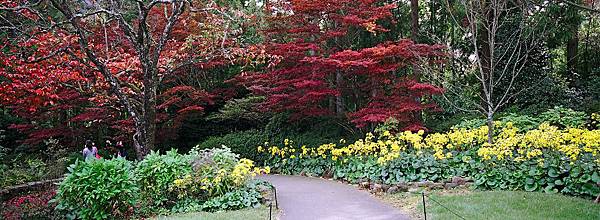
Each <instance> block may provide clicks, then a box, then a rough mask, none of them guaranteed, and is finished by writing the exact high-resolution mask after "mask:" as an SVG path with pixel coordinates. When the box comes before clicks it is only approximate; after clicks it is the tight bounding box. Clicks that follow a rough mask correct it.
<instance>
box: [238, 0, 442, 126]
mask: <svg viewBox="0 0 600 220" xmlns="http://www.w3.org/2000/svg"><path fill="white" fill-rule="evenodd" d="M269 3H270V5H268V6H267V10H269V11H268V14H269V15H270V17H269V18H268V20H269V26H268V28H267V29H266V30H265V31H264V37H265V39H266V42H265V43H264V47H265V48H266V53H267V54H269V57H270V58H271V59H270V60H271V65H270V66H269V67H268V68H266V69H265V70H264V71H257V72H249V73H246V74H244V75H242V76H241V77H240V78H239V80H240V82H241V83H242V84H243V85H245V86H247V88H248V89H250V90H251V91H252V92H254V93H255V94H258V95H264V96H266V98H267V99H266V101H265V102H264V103H263V105H262V107H263V108H264V109H265V110H273V111H288V112H292V113H293V116H294V117H304V116H317V115H332V114H336V113H337V114H346V115H347V116H348V117H349V119H350V120H351V121H352V122H353V123H355V124H356V125H357V126H359V127H362V126H365V125H367V124H370V123H379V122H383V121H385V120H387V119H389V118H391V117H393V118H395V119H397V120H398V121H400V122H403V125H404V126H405V128H404V129H410V130H418V129H423V125H422V123H421V122H420V121H419V117H416V116H417V115H418V114H420V112H421V111H424V110H428V109H434V108H435V105H434V104H433V103H427V102H424V101H421V100H425V99H421V98H422V97H427V96H430V95H433V94H437V93H440V92H442V90H441V89H440V88H437V87H435V86H432V85H429V84H425V83H420V82H418V81H417V79H416V78H415V77H413V76H412V75H411V74H410V73H409V71H406V70H407V69H409V68H410V67H412V65H413V64H414V65H431V64H435V63H438V62H440V61H441V60H442V58H443V57H444V53H443V47H442V46H439V45H424V44H415V43H413V42H412V41H410V40H396V41H389V42H380V43H376V44H369V43H366V42H358V40H359V39H360V38H359V37H358V36H360V35H363V36H364V35H365V34H371V35H376V34H377V33H381V32H386V31H387V29H386V28H385V27H384V26H382V25H380V23H381V21H383V20H389V19H391V16H392V13H391V12H390V10H391V9H393V8H395V5H394V4H387V3H385V1H377V0H359V1H354V0H318V1H317V0H291V1H269Z"/></svg>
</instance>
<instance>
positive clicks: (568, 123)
mask: <svg viewBox="0 0 600 220" xmlns="http://www.w3.org/2000/svg"><path fill="white" fill-rule="evenodd" d="M539 118H540V121H542V122H548V123H550V124H551V125H554V126H558V127H561V128H566V127H570V128H581V127H583V126H584V125H585V122H586V120H587V115H586V114H585V112H579V111H574V110H573V109H570V108H564V107H562V106H557V107H554V108H552V109H549V110H548V111H546V112H543V113H542V114H540V116H539Z"/></svg>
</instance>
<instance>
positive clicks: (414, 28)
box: [410, 0, 421, 80]
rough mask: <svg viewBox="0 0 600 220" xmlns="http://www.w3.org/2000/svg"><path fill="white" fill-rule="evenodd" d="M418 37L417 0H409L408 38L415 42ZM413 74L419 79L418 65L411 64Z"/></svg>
mask: <svg viewBox="0 0 600 220" xmlns="http://www.w3.org/2000/svg"><path fill="white" fill-rule="evenodd" d="M418 38H419V0H410V39H411V40H412V41H414V42H415V43H416V42H417V39H418ZM413 74H414V75H415V78H416V79H417V80H419V79H420V78H421V77H420V74H421V70H420V68H419V65H417V64H413Z"/></svg>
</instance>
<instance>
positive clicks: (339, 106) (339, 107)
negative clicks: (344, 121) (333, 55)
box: [335, 70, 345, 115]
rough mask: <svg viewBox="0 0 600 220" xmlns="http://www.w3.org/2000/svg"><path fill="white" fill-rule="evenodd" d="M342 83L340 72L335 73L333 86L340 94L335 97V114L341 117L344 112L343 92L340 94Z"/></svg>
mask: <svg viewBox="0 0 600 220" xmlns="http://www.w3.org/2000/svg"><path fill="white" fill-rule="evenodd" d="M343 81H344V78H343V76H342V72H341V71H339V70H338V71H336V72H335V86H336V87H337V89H338V91H339V92H340V94H339V95H338V96H336V97H335V112H336V113H337V114H338V115H343V114H344V112H345V110H344V97H342V95H343V92H342V89H343V88H342V87H343V86H342V85H343Z"/></svg>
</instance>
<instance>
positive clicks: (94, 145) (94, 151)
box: [92, 142, 102, 159]
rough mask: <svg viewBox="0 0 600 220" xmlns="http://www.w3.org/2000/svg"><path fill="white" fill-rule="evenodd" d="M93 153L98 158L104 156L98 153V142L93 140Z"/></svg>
mask: <svg viewBox="0 0 600 220" xmlns="http://www.w3.org/2000/svg"><path fill="white" fill-rule="evenodd" d="M92 154H93V155H94V157H96V159H100V158H102V157H100V154H98V148H97V147H96V143H94V142H92Z"/></svg>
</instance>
